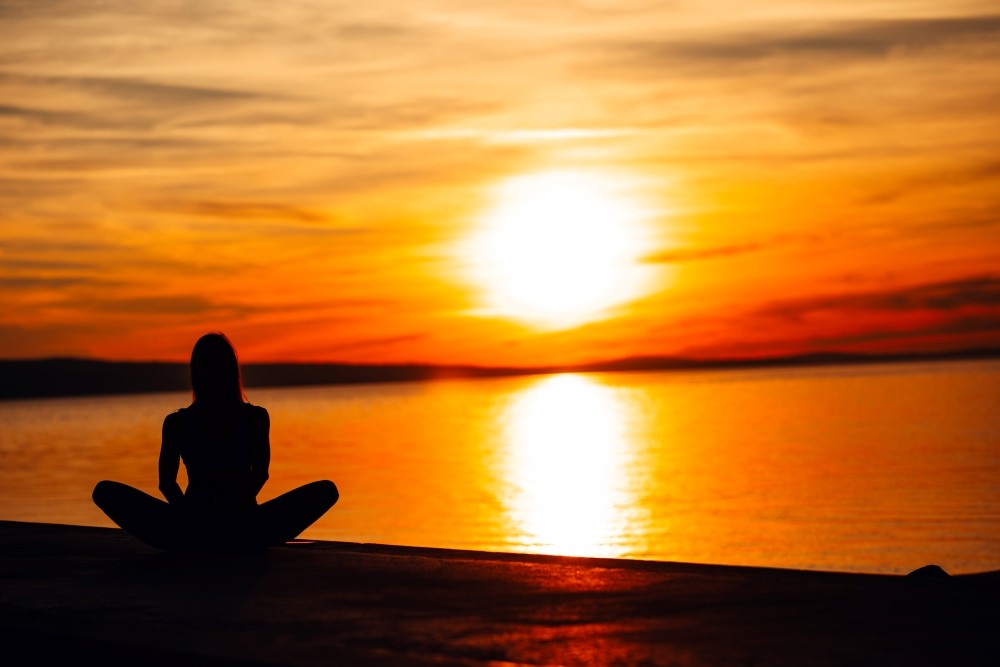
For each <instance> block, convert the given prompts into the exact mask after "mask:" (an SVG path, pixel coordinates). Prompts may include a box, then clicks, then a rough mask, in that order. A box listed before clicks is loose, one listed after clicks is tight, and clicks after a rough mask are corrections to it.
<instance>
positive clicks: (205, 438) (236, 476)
mask: <svg viewBox="0 0 1000 667" xmlns="http://www.w3.org/2000/svg"><path fill="white" fill-rule="evenodd" d="M269 425H270V420H269V417H268V414H267V411H266V410H265V409H264V408H262V407H258V406H255V405H251V404H249V403H234V404H230V405H228V406H225V407H213V408H206V407H203V406H201V405H199V404H198V403H195V404H193V405H192V406H191V407H188V408H183V409H181V410H178V411H177V412H174V413H171V414H170V415H168V416H167V418H166V419H165V420H164V423H163V437H164V445H165V446H167V447H171V448H173V449H174V450H175V451H176V453H177V454H178V455H179V456H180V458H181V460H182V461H183V462H184V467H185V468H186V470H187V475H188V488H187V491H186V492H185V499H186V502H187V503H188V504H189V505H190V506H191V507H192V508H196V509H198V510H200V511H208V512H212V513H216V512H226V511H236V510H240V509H244V508H247V507H251V506H253V505H256V500H255V496H256V493H257V491H258V490H259V488H260V485H261V484H262V483H263V480H262V479H260V478H261V476H262V475H263V476H264V479H266V475H267V467H268V463H269V459H270V446H269V438H268V430H269Z"/></svg>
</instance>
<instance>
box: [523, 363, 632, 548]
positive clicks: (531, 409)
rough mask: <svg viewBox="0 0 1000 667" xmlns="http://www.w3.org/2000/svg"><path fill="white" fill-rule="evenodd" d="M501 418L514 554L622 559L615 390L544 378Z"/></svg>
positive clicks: (623, 514) (624, 465) (623, 495)
mask: <svg viewBox="0 0 1000 667" xmlns="http://www.w3.org/2000/svg"><path fill="white" fill-rule="evenodd" d="M506 417H507V418H506V423H505V438H506V442H507V450H508V460H507V474H508V476H509V480H508V481H509V485H510V488H511V494H510V495H509V496H508V499H507V503H508V508H507V509H508V514H509V516H510V517H511V519H512V523H513V529H514V531H515V532H516V533H518V535H517V537H515V539H519V540H520V541H521V543H520V544H518V545H517V546H518V547H519V548H520V549H527V550H530V551H537V552H543V553H554V554H563V555H587V556H622V555H625V552H626V551H627V545H626V539H625V537H626V534H627V532H628V520H629V516H630V515H631V514H632V509H633V508H634V504H635V503H634V500H633V498H632V494H633V493H634V490H632V489H630V488H629V484H628V481H629V480H628V467H629V463H630V460H631V458H632V452H631V451H630V447H629V441H628V438H627V436H626V427H627V411H626V406H625V405H624V404H623V401H622V400H621V398H619V397H618V396H617V395H616V393H615V390H614V389H612V388H610V387H607V386H605V385H602V384H599V383H597V382H595V381H594V380H591V379H589V378H585V377H583V376H580V375H557V376H552V377H548V378H546V379H544V380H542V381H540V382H538V383H537V384H534V385H532V386H531V387H530V388H528V389H527V390H525V391H524V392H523V393H521V394H519V395H518V396H517V397H515V399H514V400H513V402H512V403H511V405H510V407H509V409H508V412H507V415H506Z"/></svg>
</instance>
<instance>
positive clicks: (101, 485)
mask: <svg viewBox="0 0 1000 667" xmlns="http://www.w3.org/2000/svg"><path fill="white" fill-rule="evenodd" d="M116 485H117V482H111V481H108V480H106V479H104V480H101V481H100V482H98V483H97V484H96V485H95V486H94V492H93V493H91V494H90V497H91V498H92V499H93V501H94V504H95V505H97V506H98V507H103V506H104V505H105V504H107V502H108V500H110V498H111V497H112V496H113V495H114V493H115V486H116Z"/></svg>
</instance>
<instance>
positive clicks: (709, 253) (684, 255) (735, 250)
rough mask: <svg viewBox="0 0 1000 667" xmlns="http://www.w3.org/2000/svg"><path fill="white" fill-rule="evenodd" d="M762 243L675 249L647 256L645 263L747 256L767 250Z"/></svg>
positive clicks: (677, 262)
mask: <svg viewBox="0 0 1000 667" xmlns="http://www.w3.org/2000/svg"><path fill="white" fill-rule="evenodd" d="M765 247H766V246H765V245H764V244H762V243H744V244H741V245H731V246H719V247H711V248H673V249H670V250H664V251H661V252H657V253H654V254H652V255H647V256H646V257H645V258H643V261H646V262H649V263H652V264H679V263H682V262H696V261H700V260H704V259H719V258H722V257H732V256H734V255H745V254H747V253H752V252H756V251H758V250H761V249H763V248H765Z"/></svg>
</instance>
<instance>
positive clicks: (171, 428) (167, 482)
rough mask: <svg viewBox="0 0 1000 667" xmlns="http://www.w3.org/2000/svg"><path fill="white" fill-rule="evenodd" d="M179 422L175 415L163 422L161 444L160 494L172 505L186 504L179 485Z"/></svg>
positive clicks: (170, 415)
mask: <svg viewBox="0 0 1000 667" xmlns="http://www.w3.org/2000/svg"><path fill="white" fill-rule="evenodd" d="M177 438H178V433H177V420H176V418H175V417H174V415H173V414H169V415H167V418H166V419H164V420H163V438H162V440H161V444H160V463H159V471H160V493H162V494H163V497H164V498H166V499H167V502H168V503H170V504H171V505H178V504H181V503H183V502H184V492H183V491H181V485H180V484H178V483H177V471H178V470H179V469H180V465H181V454H180V443H179V442H178V441H177Z"/></svg>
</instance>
